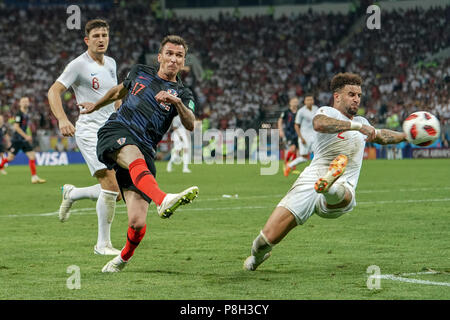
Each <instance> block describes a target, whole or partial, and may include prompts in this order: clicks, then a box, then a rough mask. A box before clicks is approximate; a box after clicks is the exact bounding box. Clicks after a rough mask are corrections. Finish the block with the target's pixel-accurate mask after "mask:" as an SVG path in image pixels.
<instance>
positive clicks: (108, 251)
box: [94, 242, 120, 256]
mask: <svg viewBox="0 0 450 320" xmlns="http://www.w3.org/2000/svg"><path fill="white" fill-rule="evenodd" d="M94 253H95V254H99V255H102V256H117V255H118V254H120V250H118V249H116V248H114V247H113V246H112V244H111V242H110V243H108V245H106V246H105V247H103V248H98V247H97V245H95V246H94Z"/></svg>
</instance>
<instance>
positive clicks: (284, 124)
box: [278, 97, 298, 166]
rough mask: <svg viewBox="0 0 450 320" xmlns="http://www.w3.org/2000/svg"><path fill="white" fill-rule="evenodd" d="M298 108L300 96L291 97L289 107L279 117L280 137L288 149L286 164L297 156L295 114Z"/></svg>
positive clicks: (285, 158)
mask: <svg viewBox="0 0 450 320" xmlns="http://www.w3.org/2000/svg"><path fill="white" fill-rule="evenodd" d="M297 109H298V98H297V97H293V98H291V99H289V108H288V109H287V110H286V111H283V112H282V113H281V115H280V117H279V118H278V129H279V132H280V138H281V139H282V140H283V141H284V142H285V143H286V145H287V150H285V151H287V152H286V155H285V157H284V162H285V166H286V165H287V164H288V162H289V161H290V160H294V159H295V158H296V157H297V149H298V141H297V140H298V137H297V133H296V132H295V127H294V125H295V115H296V113H297Z"/></svg>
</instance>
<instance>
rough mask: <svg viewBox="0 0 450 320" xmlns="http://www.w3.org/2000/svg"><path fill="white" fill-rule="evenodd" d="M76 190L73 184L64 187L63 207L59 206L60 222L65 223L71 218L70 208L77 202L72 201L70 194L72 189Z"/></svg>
mask: <svg viewBox="0 0 450 320" xmlns="http://www.w3.org/2000/svg"><path fill="white" fill-rule="evenodd" d="M73 188H75V186H74V185H72V184H65V185H63V186H62V188H61V191H62V201H61V205H60V206H59V221H61V222H65V221H67V219H69V216H70V208H71V207H72V204H73V203H74V202H75V201H74V200H71V199H70V198H69V193H70V191H72V189H73Z"/></svg>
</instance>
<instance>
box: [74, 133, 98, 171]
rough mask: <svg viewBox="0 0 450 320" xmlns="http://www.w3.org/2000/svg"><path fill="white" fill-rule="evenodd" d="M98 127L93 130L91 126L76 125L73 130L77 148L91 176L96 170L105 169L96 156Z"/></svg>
mask: <svg viewBox="0 0 450 320" xmlns="http://www.w3.org/2000/svg"><path fill="white" fill-rule="evenodd" d="M98 129H99V128H97V130H96V131H95V129H93V128H86V127H85V126H77V127H76V131H75V140H76V141H77V146H78V149H80V151H81V154H82V155H83V158H84V160H85V161H86V164H87V165H88V167H89V171H90V172H91V175H92V176H94V175H95V173H96V172H97V171H99V170H102V169H106V165H105V164H103V163H101V162H100V161H99V160H98V158H97V131H98Z"/></svg>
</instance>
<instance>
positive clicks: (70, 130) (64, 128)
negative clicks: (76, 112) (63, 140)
mask: <svg viewBox="0 0 450 320" xmlns="http://www.w3.org/2000/svg"><path fill="white" fill-rule="evenodd" d="M59 131H60V132H61V134H62V135H63V136H64V137H73V135H74V134H75V127H74V126H73V124H72V123H71V122H70V121H69V120H61V121H59Z"/></svg>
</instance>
